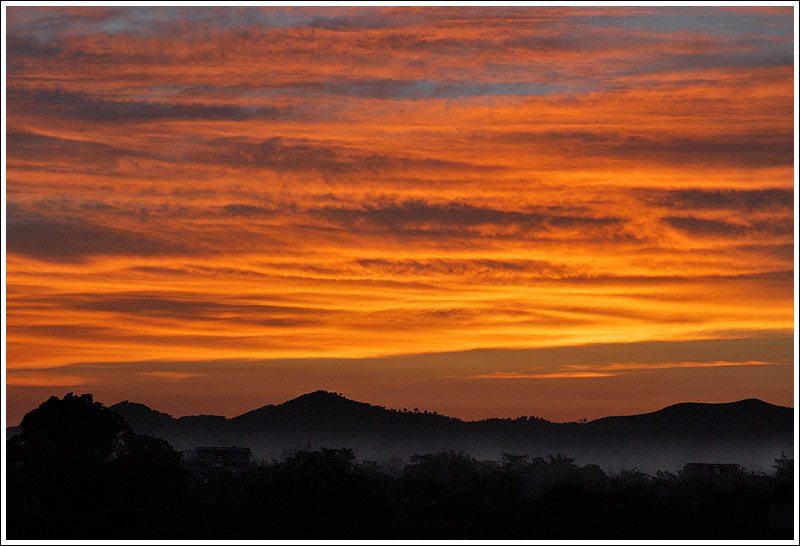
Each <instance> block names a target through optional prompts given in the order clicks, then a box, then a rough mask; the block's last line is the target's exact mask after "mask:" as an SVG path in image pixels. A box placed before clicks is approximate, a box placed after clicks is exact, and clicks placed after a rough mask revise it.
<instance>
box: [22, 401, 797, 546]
mask: <svg viewBox="0 0 800 546" xmlns="http://www.w3.org/2000/svg"><path fill="white" fill-rule="evenodd" d="M120 407H121V408H124V409H123V411H125V410H131V411H130V412H129V413H130V415H131V416H132V417H133V418H134V419H139V420H140V422H139V426H140V427H141V426H142V425H143V424H149V425H148V426H155V424H158V426H160V427H163V428H162V430H168V428H169V427H172V426H180V427H186V428H185V429H184V430H190V431H193V433H194V434H198V433H202V434H208V432H207V429H208V428H209V427H212V428H213V427H218V428H217V429H215V430H217V431H222V432H225V431H226V430H229V428H228V427H231V426H232V425H231V422H234V423H243V424H242V425H239V426H242V427H245V428H244V430H248V428H247V427H255V428H256V429H260V428H262V427H268V426H271V427H272V428H268V429H266V430H268V431H270V432H271V434H277V432H275V431H276V430H284V429H281V428H280V427H281V426H283V427H287V426H288V425H286V423H287V422H289V423H292V426H289V428H288V429H285V430H295V428H294V427H296V426H300V425H302V424H307V423H311V424H313V423H318V422H319V421H322V422H325V423H328V424H329V425H331V426H337V427H339V428H338V429H337V433H338V434H340V435H341V434H344V433H349V434H353V435H354V436H353V437H358V435H360V434H362V433H363V430H365V429H367V430H369V428H368V426H371V427H373V429H374V430H381V429H382V427H383V426H385V420H389V421H390V422H392V423H400V424H401V425H403V426H406V427H407V428H400V431H401V432H402V434H404V435H411V436H407V437H417V435H418V434H419V432H418V430H420V429H421V430H423V431H425V432H428V433H430V432H431V431H432V430H436V428H435V427H442V430H447V428H446V427H447V426H456V427H467V428H469V427H477V430H479V431H480V432H481V433H485V432H486V430H489V431H496V430H500V431H502V432H503V433H505V434H510V433H509V432H508V430H507V429H510V430H511V431H512V432H516V427H518V426H520V425H519V424H517V422H518V420H489V421H481V422H477V423H463V422H461V421H458V420H454V419H449V418H446V417H441V416H437V415H426V414H425V413H422V414H417V413H414V412H412V413H411V414H410V415H409V414H406V413H402V412H387V411H386V410H384V409H382V408H375V407H373V406H369V405H366V404H359V403H356V402H351V401H349V400H346V399H344V398H342V397H340V396H336V395H332V394H331V393H321V392H320V393H312V394H310V395H306V396H304V397H300V398H298V399H295V400H292V401H289V402H287V403H286V404H281V405H279V406H268V407H266V408H260V409H259V410H255V411H254V412H250V413H248V414H245V415H243V416H240V417H239V418H236V419H231V420H227V419H224V418H220V417H214V416H197V417H190V418H182V419H172V418H171V417H170V416H168V415H166V414H163V413H159V412H154V411H153V410H150V409H148V408H146V407H145V406H142V405H139V404H130V403H124V404H122V405H118V406H117V411H112V410H111V409H109V408H106V407H104V406H103V405H102V404H100V403H98V402H94V401H93V397H92V395H90V394H85V395H81V396H74V395H73V394H72V393H69V394H67V395H66V396H65V397H64V399H58V398H56V397H51V398H50V399H49V400H47V401H46V402H44V403H43V404H41V405H40V406H39V407H38V408H37V409H35V410H33V411H31V412H29V413H28V414H26V415H25V418H24V419H23V421H22V423H21V425H20V431H19V434H16V435H14V436H13V437H12V438H11V439H10V440H9V441H8V450H7V467H6V470H7V499H6V501H7V502H6V505H7V506H6V507H7V528H6V532H7V536H8V538H12V539H40V540H41V539H73V540H75V539H83V540H86V539H106V540H112V539H161V540H164V539H183V540H186V539H214V540H221V539H237V540H243V539H279V540H280V539H546V540H553V539H616V540H620V539H639V540H642V539H694V540H698V539H716V540H734V539H738V540H748V539H750V540H753V539H791V538H792V537H793V533H794V529H793V525H794V519H793V514H794V508H795V507H794V506H793V490H794V485H795V478H794V476H795V473H794V461H793V460H792V459H788V458H787V457H786V456H785V454H784V453H780V454H775V455H774V456H773V460H772V461H771V463H772V464H771V466H770V469H769V472H753V471H751V470H749V469H747V468H744V467H742V466H741V465H739V464H721V463H714V464H701V463H697V462H689V463H688V464H685V465H683V466H682V467H681V469H680V470H679V471H677V472H675V473H673V472H664V471H658V472H655V473H653V474H648V473H644V472H641V471H639V470H637V469H623V470H619V471H616V472H605V471H603V469H601V468H600V467H599V466H597V465H595V464H578V463H577V462H576V461H575V460H574V459H572V458H570V457H569V456H566V455H563V454H560V453H556V454H555V455H554V454H548V455H547V456H546V457H538V456H531V455H530V454H526V453H502V454H501V456H500V458H499V459H498V460H479V459H477V458H476V457H473V456H470V455H468V454H466V453H463V452H456V451H453V450H440V451H437V452H432V453H427V454H426V453H422V452H420V453H419V454H417V455H414V456H412V457H410V458H409V460H408V461H406V462H403V463H400V464H398V465H394V466H393V465H388V466H384V465H382V464H381V463H379V462H377V461H370V460H363V459H362V460H360V461H359V460H357V458H356V455H355V454H354V452H353V450H351V449H347V448H325V447H320V448H318V449H317V448H303V449H295V450H293V451H291V452H286V453H285V454H284V456H283V457H282V458H281V460H280V461H277V460H272V461H257V460H254V459H253V458H252V457H251V453H250V452H249V450H248V449H246V448H239V449H237V448H231V447H227V448H226V447H221V446H219V447H213V446H212V447H208V448H201V449H196V450H194V457H191V456H190V454H189V453H184V454H181V453H179V452H178V451H176V450H175V449H173V446H171V445H170V444H169V443H168V442H167V441H165V440H162V439H159V438H155V437H153V436H149V435H146V434H141V433H138V432H136V431H135V430H133V429H132V428H131V426H130V425H129V424H128V423H127V422H126V419H124V418H123V417H122V415H121V413H122V412H120V411H118V410H119V408H120ZM321 409H325V410H327V411H328V412H329V413H326V414H317V413H315V412H317V411H320V410H321ZM783 409H786V408H776V407H775V406H770V405H769V404H764V403H763V402H758V401H743V402H738V403H735V404H722V405H703V404H701V405H696V404H681V405H678V406H672V407H670V408H665V409H664V410H662V411H660V412H655V413H652V414H646V415H639V416H631V417H624V418H608V419H601V420H598V421H596V422H595V424H594V425H592V426H591V427H590V426H589V425H591V424H585V425H579V424H574V425H573V424H569V425H556V424H553V423H547V422H544V421H534V422H532V423H531V422H530V420H527V419H526V420H525V421H524V423H525V424H526V425H528V424H529V426H531V427H538V428H541V429H542V430H547V427H550V426H556V427H557V428H556V429H554V430H562V429H563V428H564V426H566V427H567V428H566V430H569V431H573V432H574V434H575V435H576V436H579V435H578V432H581V433H583V430H592V427H598V428H597V430H600V431H601V433H602V434H606V435H609V436H606V437H608V438H623V439H626V438H628V437H629V435H632V434H636V433H645V432H647V433H648V434H650V435H653V434H656V435H657V437H664V438H666V437H668V435H669V434H672V435H673V438H677V439H682V438H684V437H685V435H686V434H687V433H686V429H685V428H683V427H682V426H679V425H676V424H675V423H676V420H685V419H695V420H699V421H697V422H696V424H695V426H691V427H689V429H688V430H690V431H694V432H696V433H698V434H699V433H700V430H701V429H702V427H703V426H706V427H711V429H712V430H709V433H710V434H712V435H714V434H719V432H718V431H719V430H724V427H717V428H716V429H714V427H713V426H712V425H714V424H715V423H717V421H718V419H723V420H725V419H728V418H734V417H735V416H737V415H739V416H740V420H739V421H738V423H739V425H740V426H741V427H743V428H742V429H741V432H742V433H743V434H745V436H743V437H750V438H751V439H752V438H757V437H760V436H762V435H763V434H764V433H763V432H759V430H758V429H760V430H762V431H764V430H767V431H769V430H771V429H772V428H773V427H776V426H778V425H777V424H776V423H772V424H770V423H769V422H768V421H760V422H759V421H758V420H756V419H755V418H754V417H753V415H754V412H755V415H757V416H759V418H760V419H768V418H771V419H775V420H776V421H777V420H779V419H781V418H782V417H774V416H773V417H769V416H770V415H772V414H773V413H774V414H775V415H777V416H783V415H784V413H785V412H783V411H779V410H783ZM365 415H368V416H371V418H372V419H373V420H372V421H369V420H367V421H366V422H367V423H368V424H369V425H364V424H363V423H364V421H363V416H365ZM729 416H734V417H729ZM346 417H347V418H346ZM703 419H705V421H703ZM495 421H497V422H495ZM519 422H520V423H522V422H523V421H519ZM659 422H663V423H662V424H660V425H659ZM154 423H155V424H154ZM175 423H182V424H180V425H176V424H175ZM342 423H347V424H349V425H350V426H353V427H354V428H350V429H348V428H346V425H344V424H342ZM747 423H750V428H747ZM401 425H397V426H401ZM684 425H685V426H689V425H688V424H687V423H684ZM316 426H317V428H312V431H314V432H315V433H317V434H319V433H320V431H321V430H322V426H321V425H319V424H317V425H316ZM498 426H499V427H500V428H497V427H498ZM503 427H506V428H503ZM653 427H655V430H654V429H653ZM778 428H779V429H780V427H778ZM645 429H646V430H645ZM470 430H472V429H470ZM537 430H538V429H537ZM198 431H200V432H198ZM343 431H344V432H343ZM415 431H416V432H415ZM493 433H495V434H501V433H500V432H493ZM595 434H599V433H595ZM595 437H599V436H595ZM690 437H691V436H690ZM204 438H210V437H208V436H206V437H204ZM217 445H218V444H217Z"/></svg>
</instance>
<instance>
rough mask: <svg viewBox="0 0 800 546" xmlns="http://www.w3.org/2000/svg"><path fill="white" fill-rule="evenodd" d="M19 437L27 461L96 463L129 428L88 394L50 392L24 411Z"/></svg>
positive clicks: (113, 451)
mask: <svg viewBox="0 0 800 546" xmlns="http://www.w3.org/2000/svg"><path fill="white" fill-rule="evenodd" d="M20 426H21V428H22V432H21V434H20V441H21V444H22V446H23V449H24V451H25V456H26V459H28V461H29V462H45V461H47V462H51V463H52V462H53V461H59V462H62V463H77V462H82V463H98V462H103V461H107V460H109V459H110V458H111V457H112V456H114V455H115V454H116V453H117V451H118V450H119V447H120V443H121V440H122V436H123V434H124V433H125V432H129V431H130V427H128V424H127V423H126V422H125V420H124V419H123V418H122V417H121V416H120V415H119V414H117V413H116V412H113V411H111V410H109V409H108V408H106V407H104V406H103V405H102V404H101V403H100V402H95V401H94V400H93V399H92V395H91V394H82V395H80V396H75V395H74V394H73V393H71V392H70V393H68V394H67V395H66V396H64V399H63V400H59V399H58V397H56V396H51V397H50V398H49V399H48V400H47V401H46V402H44V403H42V404H41V405H40V406H39V407H38V408H36V409H34V410H33V411H30V412H28V413H27V414H26V415H25V417H23V419H22V423H20Z"/></svg>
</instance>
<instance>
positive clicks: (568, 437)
mask: <svg viewBox="0 0 800 546" xmlns="http://www.w3.org/2000/svg"><path fill="white" fill-rule="evenodd" d="M111 409H113V410H115V411H117V412H118V413H120V414H121V415H122V416H123V417H124V418H125V419H126V420H127V421H128V422H129V423H130V425H131V427H132V428H133V429H134V430H135V431H136V432H138V433H140V434H149V435H152V436H157V437H161V438H164V439H165V440H167V441H168V442H170V443H171V444H172V445H173V446H175V448H176V449H181V450H182V449H190V448H194V447H196V446H199V445H239V446H248V447H251V448H252V449H253V451H254V453H255V455H256V457H258V458H261V459H272V458H275V459H280V458H282V457H283V456H285V455H286V454H287V453H289V452H291V451H292V450H294V449H296V448H297V447H305V446H310V447H313V448H317V447H323V446H324V447H331V448H333V447H350V448H352V449H353V450H354V451H355V452H356V454H357V455H358V457H359V458H360V459H372V460H379V461H380V460H387V459H389V458H392V457H401V458H407V457H409V456H410V455H412V454H415V453H430V452H435V451H438V450H441V449H451V450H456V451H459V450H461V451H464V452H466V453H469V454H471V455H473V456H475V457H480V458H499V457H500V456H501V455H502V453H504V452H507V453H515V454H525V455H530V456H540V457H546V456H547V455H548V454H556V453H564V454H567V455H569V456H571V457H573V458H575V459H576V460H577V461H578V462H580V463H582V464H588V463H596V464H599V465H600V466H601V467H603V468H604V469H606V470H619V469H622V468H634V467H636V468H639V469H640V470H643V471H646V472H654V471H655V470H673V471H674V470H677V469H678V468H680V467H681V466H682V465H683V464H685V463H686V462H733V463H739V464H742V465H744V466H746V467H748V468H750V469H752V470H760V471H764V472H768V471H770V470H771V465H772V463H773V460H774V459H775V458H776V457H777V456H778V455H779V454H780V452H781V450H785V451H787V452H791V450H792V444H793V426H794V421H793V418H794V412H793V410H792V408H786V407H781V406H775V405H772V404H768V403H766V402H763V401H761V400H756V399H749V400H742V401H738V402H732V403H727V404H699V403H682V404H676V405H674V406H669V407H666V408H664V409H662V410H659V411H656V412H653V413H645V414H640V415H629V416H614V417H605V418H602V419H597V420H594V421H590V422H588V423H585V424H579V423H552V422H549V421H545V420H543V419H533V418H527V417H521V418H517V419H486V420H483V421H461V420H459V419H456V418H453V417H447V416H444V415H438V414H433V413H418V412H403V411H398V410H390V409H386V408H384V407H381V406H374V405H370V404H366V403H363V402H357V401H354V400H349V399H347V398H345V397H343V396H341V395H338V394H336V393H331V392H326V391H316V392H312V393H308V394H304V395H302V396H299V397H297V398H295V399H292V400H288V401H286V402H284V403H282V404H277V405H267V406H263V407H260V408H258V409H255V410H252V411H249V412H246V413H244V414H242V415H239V416H237V417H233V418H231V419H227V418H225V417H223V416H215V415H198V416H184V417H181V418H179V419H176V418H173V417H172V416H170V415H168V414H166V413H162V412H159V411H156V410H153V409H151V408H148V407H147V406H145V405H142V404H136V403H132V402H128V401H126V402H121V403H119V404H115V405H113V406H111Z"/></svg>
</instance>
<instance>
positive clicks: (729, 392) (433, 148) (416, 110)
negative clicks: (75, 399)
mask: <svg viewBox="0 0 800 546" xmlns="http://www.w3.org/2000/svg"><path fill="white" fill-rule="evenodd" d="M6 16H7V19H6V29H5V30H6V32H5V35H6V37H5V39H6V40H7V42H6V47H7V49H6V53H7V57H6V63H7V64H6V69H7V72H6V100H7V106H6V172H5V176H6V193H5V199H6V214H5V222H6V236H7V238H6V321H7V322H6V328H7V329H6V340H5V341H6V362H5V366H6V369H5V372H6V378H5V379H6V387H5V388H6V393H5V394H6V396H5V400H6V412H7V423H8V424H9V425H13V424H16V423H18V422H19V420H21V418H22V416H23V415H24V414H25V413H26V412H27V411H29V410H31V409H33V408H34V407H36V406H37V405H38V404H39V403H41V402H43V401H44V400H46V399H47V398H48V397H49V396H51V395H56V396H63V395H64V394H65V393H67V392H75V393H83V392H91V393H93V394H94V395H95V399H97V400H100V401H102V402H104V403H106V404H109V405H110V404H113V403H116V402H118V401H120V400H125V399H127V400H131V401H135V402H140V403H144V404H147V405H149V406H151V407H153V408H155V409H158V410H160V411H165V412H168V413H171V414H173V415H175V416H180V415H191V414H199V413H213V414H222V415H227V416H229V417H232V416H234V415H238V414H241V413H243V412H245V411H248V410H251V409H254V408H256V407H260V406H262V405H266V404H274V403H280V402H283V401H285V400H288V399H290V398H293V397H295V396H298V395H300V394H303V393H306V392H310V391H313V390H317V389H325V390H329V391H334V392H341V393H342V394H344V395H345V396H347V397H348V398H352V399H355V400H359V401H364V402H370V403H373V404H377V405H383V406H386V407H391V408H397V409H402V408H404V407H406V408H409V409H411V408H413V407H419V408H420V410H423V409H427V410H430V411H438V412H439V413H444V414H447V415H451V416H455V417H459V418H463V419H482V418H487V417H516V416H520V415H534V416H539V417H543V418H546V419H549V420H554V421H570V420H578V419H582V418H588V419H594V418H599V417H604V416H607V415H619V414H634V413H643V412H648V411H654V410H657V409H660V408H662V407H664V406H667V405H670V404H674V403H679V402H686V401H700V402H730V401H735V400H740V399H744V398H760V399H762V400H765V401H767V402H770V403H774V404H780V405H785V406H791V405H793V400H794V390H793V387H794V383H795V381H794V376H793V372H794V355H793V347H794V292H793V285H794V283H793V278H794V267H795V262H794V253H795V249H794V239H793V236H794V202H795V186H794V133H795V127H794V110H793V107H794V104H793V92H794V56H793V55H794V50H795V48H796V44H795V42H794V27H793V8H792V7H791V6H790V7H736V8H731V7H702V8H701V7H667V6H646V5H641V6H629V7H605V6H595V7H585V8H577V7H542V6H528V7H522V6H515V7H463V6H458V7H457V6H450V7H431V6H428V7H408V6H406V7H386V6H378V7H357V8H352V7H241V8H236V7H216V8H214V7H191V8H189V7H122V6H116V7H114V6H112V7H30V6H17V7H14V6H10V7H7V11H6Z"/></svg>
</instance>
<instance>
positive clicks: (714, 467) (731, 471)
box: [681, 463, 742, 482]
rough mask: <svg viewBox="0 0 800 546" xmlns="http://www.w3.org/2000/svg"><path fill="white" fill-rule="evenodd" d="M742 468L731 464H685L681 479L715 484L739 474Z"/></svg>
mask: <svg viewBox="0 0 800 546" xmlns="http://www.w3.org/2000/svg"><path fill="white" fill-rule="evenodd" d="M741 472H742V467H741V465H738V464H731V463H686V465H685V466H684V467H683V470H682V471H681V477H684V478H693V479H701V480H707V481H713V482H717V481H720V480H724V479H726V478H731V477H733V476H736V475H738V474H741Z"/></svg>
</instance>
